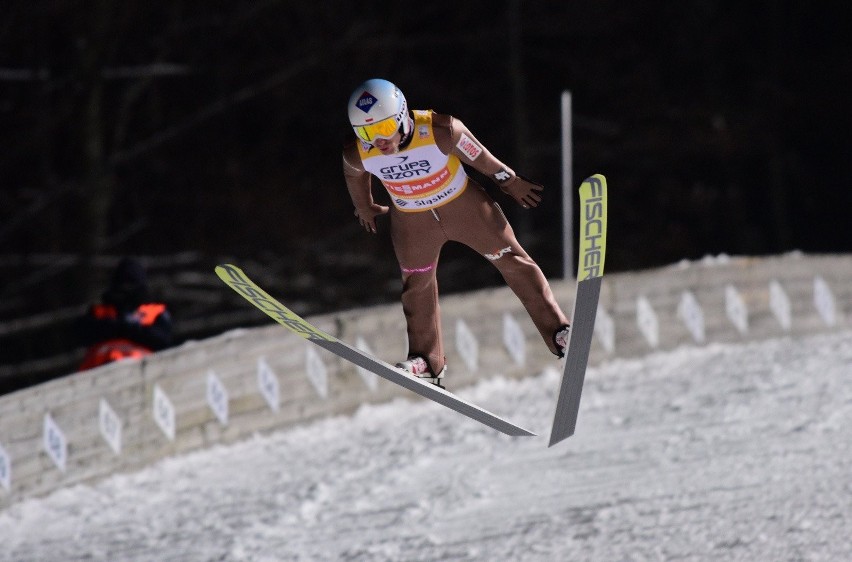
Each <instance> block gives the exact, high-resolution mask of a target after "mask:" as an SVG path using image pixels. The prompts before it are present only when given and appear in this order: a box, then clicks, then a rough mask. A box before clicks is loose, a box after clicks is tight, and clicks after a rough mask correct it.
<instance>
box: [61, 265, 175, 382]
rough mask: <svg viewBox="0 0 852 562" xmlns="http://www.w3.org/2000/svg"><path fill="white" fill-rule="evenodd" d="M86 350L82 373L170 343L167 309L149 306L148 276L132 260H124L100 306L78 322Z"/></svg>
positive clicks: (93, 307)
mask: <svg viewBox="0 0 852 562" xmlns="http://www.w3.org/2000/svg"><path fill="white" fill-rule="evenodd" d="M77 334H78V337H79V341H80V343H81V344H82V345H85V346H87V347H88V349H87V351H86V356H85V358H84V359H83V362H82V364H81V365H80V370H81V371H85V370H87V369H92V368H94V367H98V366H100V365H105V364H107V363H111V362H113V361H119V360H121V359H128V358H134V357H144V356H146V355H150V354H151V353H153V352H155V351H159V350H161V349H165V348H167V347H169V346H170V345H171V343H172V318H171V314H170V313H169V311H168V309H167V308H166V305H165V304H163V303H159V302H152V300H151V295H150V290H149V286H148V276H147V274H146V272H145V268H144V267H143V266H142V264H141V263H140V262H139V261H138V260H136V259H134V258H124V259H123V260H122V261H121V262H120V263H119V264H118V266H117V267H116V269H115V271H114V272H113V276H112V281H111V282H110V285H109V287H108V288H107V290H106V291H104V293H103V296H102V302H100V303H98V304H95V305H93V306H91V307H90V308H89V310H88V311H87V312H86V314H84V315H83V316H82V317H81V318H80V319H79V320H78V322H77Z"/></svg>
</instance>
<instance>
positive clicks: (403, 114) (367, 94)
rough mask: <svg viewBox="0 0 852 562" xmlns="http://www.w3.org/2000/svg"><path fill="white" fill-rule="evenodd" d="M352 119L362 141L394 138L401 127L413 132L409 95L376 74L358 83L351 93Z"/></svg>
mask: <svg viewBox="0 0 852 562" xmlns="http://www.w3.org/2000/svg"><path fill="white" fill-rule="evenodd" d="M349 123H350V124H351V125H352V129H354V130H355V134H356V135H357V136H358V138H359V139H361V140H362V141H364V142H366V143H369V144H373V141H375V139H377V138H385V139H388V138H391V137H392V136H394V134H396V132H397V131H399V132H400V133H401V134H402V136H403V137H405V136H406V135H408V133H410V132H411V126H412V123H411V117H410V116H409V115H408V104H407V103H406V101H405V96H403V95H402V92H400V91H399V88H397V87H396V86H394V85H393V84H392V83H390V82H388V81H387V80H382V79H381V78H373V79H371V80H367V81H366V82H364V83H363V84H361V85H360V86H358V87H357V88H356V89H355V91H354V92H352V95H351V96H350V97H349Z"/></svg>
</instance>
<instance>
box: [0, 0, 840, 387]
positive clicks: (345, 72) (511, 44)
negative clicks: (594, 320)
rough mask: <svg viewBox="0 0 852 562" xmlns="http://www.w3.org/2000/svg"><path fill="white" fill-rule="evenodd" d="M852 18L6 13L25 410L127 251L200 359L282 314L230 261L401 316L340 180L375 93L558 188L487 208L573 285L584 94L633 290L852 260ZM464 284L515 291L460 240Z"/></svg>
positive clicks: (566, 6)
mask: <svg viewBox="0 0 852 562" xmlns="http://www.w3.org/2000/svg"><path fill="white" fill-rule="evenodd" d="M848 23H849V15H848V9H847V8H845V6H844V4H843V3H840V2H831V3H828V2H826V3H820V2H816V3H815V2H805V1H778V2H773V1H760V2H724V1H713V0H705V1H698V0H693V1H684V2H668V1H662V0H648V1H645V2H636V3H627V2H616V1H612V0H601V1H595V2H544V1H528V2H521V1H520V0H503V1H477V0H468V1H467V2H460V3H448V2H382V3H379V2H352V3H350V2H347V3H325V2H313V3H304V2H289V1H277V2H276V1H257V2H192V1H182V0H173V1H171V2H168V3H166V2H147V1H146V2H141V1H134V0H126V1H123V2H113V1H109V0H96V1H93V2H87V3H82V4H81V3H76V2H68V1H58V0H57V1H49V2H18V1H14V2H10V3H6V4H4V17H3V20H2V22H0V123H1V124H2V126H0V135H2V147H3V150H2V153H0V275H2V277H0V278H2V282H0V392H4V391H8V390H11V389H14V388H18V387H20V386H23V385H27V384H33V383H36V382H39V381H41V380H46V379H47V378H50V377H53V376H57V375H61V374H64V373H68V372H70V371H72V370H73V369H74V367H75V365H76V364H77V361H78V360H79V357H80V350H79V349H78V348H77V347H76V345H75V343H74V338H73V334H72V333H71V331H72V329H71V326H72V320H73V318H74V316H76V315H77V314H79V313H80V312H82V310H83V309H84V307H85V305H86V304H87V303H88V302H90V301H91V300H92V299H95V298H97V297H98V295H99V294H100V292H101V291H102V290H103V288H104V285H105V283H106V281H107V279H108V275H109V273H110V270H111V268H112V267H113V266H114V265H115V264H116V262H117V260H118V259H119V258H120V257H121V256H124V255H135V256H141V257H142V258H143V261H144V262H145V263H146V265H147V266H148V268H149V273H150V276H151V279H152V284H153V287H154V292H155V295H156V296H158V297H160V298H162V299H164V300H165V301H166V302H167V303H168V304H169V305H170V306H171V309H172V312H173V314H174V316H175V322H176V330H177V336H178V341H183V340H186V339H193V338H201V337H205V336H209V335H212V334H215V333H219V332H221V331H224V330H226V329H229V328H233V327H236V326H245V325H250V324H259V323H263V322H265V321H264V318H263V317H262V316H261V315H259V314H257V313H256V311H254V310H248V308H247V307H246V306H245V304H244V303H242V302H238V297H236V296H231V295H230V294H229V293H230V291H229V290H228V289H227V288H226V287H225V286H224V285H221V284H220V283H219V282H218V280H217V279H216V278H215V276H214V275H213V273H212V267H213V265H215V264H216V263H217V262H219V261H221V260H233V261H235V262H236V263H238V264H241V265H243V266H244V267H245V268H246V269H247V270H248V272H249V273H251V274H254V275H256V276H257V277H258V279H259V280H260V282H262V283H263V284H265V285H267V286H268V287H269V290H270V292H272V293H273V294H277V295H279V296H280V297H281V298H282V300H284V301H285V302H287V303H288V304H291V305H293V308H294V309H296V311H297V312H300V313H304V314H310V313H316V312H322V311H330V310H335V309H341V308H351V307H357V306H363V305H369V304H373V303H382V302H395V301H396V299H397V298H398V292H399V283H398V277H399V274H398V271H397V266H396V263H395V260H394V258H393V255H392V252H391V248H390V243H389V241H388V239H387V228H386V227H387V224H386V223H383V222H381V221H380V224H379V226H380V233H379V236H376V237H371V236H369V235H367V234H366V233H363V232H362V231H361V230H360V228H359V227H358V225H357V222H356V221H355V219H354V217H353V216H352V207H351V204H350V201H349V197H348V193H347V192H346V189H345V185H344V183H343V180H342V175H341V165H340V147H341V145H342V142H343V140H344V139H345V138H347V137H348V136H349V135H351V129H350V128H349V126H348V121H347V119H346V100H347V99H348V97H349V94H350V93H351V91H352V89H354V88H355V86H357V85H358V83H360V82H361V81H362V80H364V79H366V78H372V77H383V78H387V79H389V80H391V81H393V82H395V83H396V84H398V85H399V86H400V88H401V89H402V90H403V92H404V93H405V94H406V96H407V98H408V101H409V106H410V107H414V108H432V109H435V110H437V111H440V112H443V113H451V114H453V115H456V116H458V117H459V118H461V119H462V120H463V121H464V122H465V123H466V124H467V125H468V126H469V127H470V128H471V130H472V131H473V132H474V133H475V134H476V135H477V136H478V137H479V139H480V140H481V141H482V142H483V143H484V144H485V145H486V146H488V147H489V149H490V150H491V151H492V152H493V153H495V154H496V155H497V156H498V157H500V158H501V159H503V160H504V161H506V162H507V163H508V164H509V165H510V166H512V167H513V168H514V169H515V170H517V171H518V172H520V173H522V174H524V175H526V176H529V177H531V178H534V179H537V180H539V181H541V182H542V183H544V184H545V186H546V187H547V188H548V189H547V191H546V197H545V201H544V204H543V205H542V206H541V207H539V208H538V209H536V210H534V211H526V212H521V211H522V210H521V209H520V208H517V207H516V206H514V204H513V203H511V202H510V200H509V199H508V198H506V197H504V196H503V195H502V194H500V193H499V192H498V191H497V190H496V189H495V188H494V187H493V186H491V185H490V184H489V189H491V191H492V193H494V195H495V197H496V198H497V199H498V201H500V202H501V203H502V204H503V206H504V208H505V209H507V211H508V212H509V214H510V220H511V221H512V222H513V224H514V225H515V228H516V231H518V234H519V237H520V238H521V240H522V241H523V242H524V244H525V246H526V247H527V250H528V251H529V252H530V253H531V254H532V255H533V256H534V257H535V258H536V259H537V260H538V261H539V264H540V265H541V266H542V269H543V270H544V271H545V274H546V275H548V276H549V277H551V278H555V277H559V276H560V275H561V271H562V264H561V255H562V249H561V247H560V244H561V230H560V228H561V227H560V225H561V220H562V217H561V210H560V209H561V206H560V205H561V203H560V201H561V187H560V183H561V163H560V152H559V151H560V122H559V119H560V116H559V111H560V94H561V92H562V91H563V90H570V91H571V93H572V98H573V109H574V133H573V140H574V155H573V158H574V183H575V184H579V181H580V180H581V179H582V178H583V177H586V176H588V175H591V174H593V173H603V174H605V175H606V176H607V178H608V182H609V188H610V199H611V206H610V211H609V224H610V232H609V240H610V250H609V252H608V257H607V270H608V271H610V272H615V271H624V270H634V269H640V268H647V267H653V266H658V265H663V264H669V263H672V262H676V261H678V260H681V259H698V258H701V257H702V256H704V255H707V254H718V253H728V254H737V255H764V254H776V253H781V252H786V251H791V250H802V251H805V252H813V253H822V252H847V251H849V249H850V234H849V228H848V225H849V220H848V215H849V213H850V210H852V195H850V189H849V182H850V178H852V169H850V153H851V152H850V141H849V133H848V131H849V130H850V125H852V123H850V121H852V119H850V115H852V112H850V111H849V109H848V106H849V103H850V100H849V96H848V93H847V92H848V90H847V88H846V86H843V84H847V83H849V81H850V78H852V76H850V69H852V63H850V54H852V50H850V45H849V39H848V29H849V25H848ZM575 188H576V185H575V186H574V188H572V189H575ZM376 193H377V194H378V196H379V197H380V198H381V197H382V196H383V193H382V192H380V191H376ZM383 227H384V228H383ZM439 279H440V283H441V287H442V290H443V291H444V292H445V293H449V292H457V291H464V290H470V289H475V288H480V287H484V286H489V285H496V284H499V283H501V280H500V279H499V277H498V275H497V273H496V270H494V269H493V268H491V267H490V266H489V265H488V263H487V262H485V261H484V260H482V259H481V258H479V257H477V256H476V255H475V254H473V253H472V252H470V251H468V250H466V249H464V248H461V247H455V246H448V247H447V249H446V251H445V253H444V255H443V258H442V264H441V267H440V268H439Z"/></svg>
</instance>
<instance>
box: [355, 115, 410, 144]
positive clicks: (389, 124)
mask: <svg viewBox="0 0 852 562" xmlns="http://www.w3.org/2000/svg"><path fill="white" fill-rule="evenodd" d="M352 128H353V129H354V130H355V134H356V135H358V138H359V139H361V140H362V141H364V142H369V143H372V142H373V141H374V140H376V139H378V138H385V139H389V138H391V137H392V136H394V134H396V131H397V130H398V129H399V124H397V122H396V119H394V118H393V117H388V118H387V119H382V120H381V121H377V122H376V123H370V124H369V125H357V126H353V127H352Z"/></svg>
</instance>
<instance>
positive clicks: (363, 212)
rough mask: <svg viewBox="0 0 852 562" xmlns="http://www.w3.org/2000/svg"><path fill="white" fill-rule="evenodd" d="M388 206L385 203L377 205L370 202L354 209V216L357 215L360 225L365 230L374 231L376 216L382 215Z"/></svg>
mask: <svg viewBox="0 0 852 562" xmlns="http://www.w3.org/2000/svg"><path fill="white" fill-rule="evenodd" d="M388 210H389V208H388V207H386V206H385V205H378V204H376V203H371V204H370V206H369V207H367V208H362V209H357V208H356V209H355V216H356V217H358V222H360V223H361V226H363V227H364V229H365V230H366V231H367V232H370V233H373V234H375V233H376V217H377V216H379V215H384V214H386V213H387V212H388Z"/></svg>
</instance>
